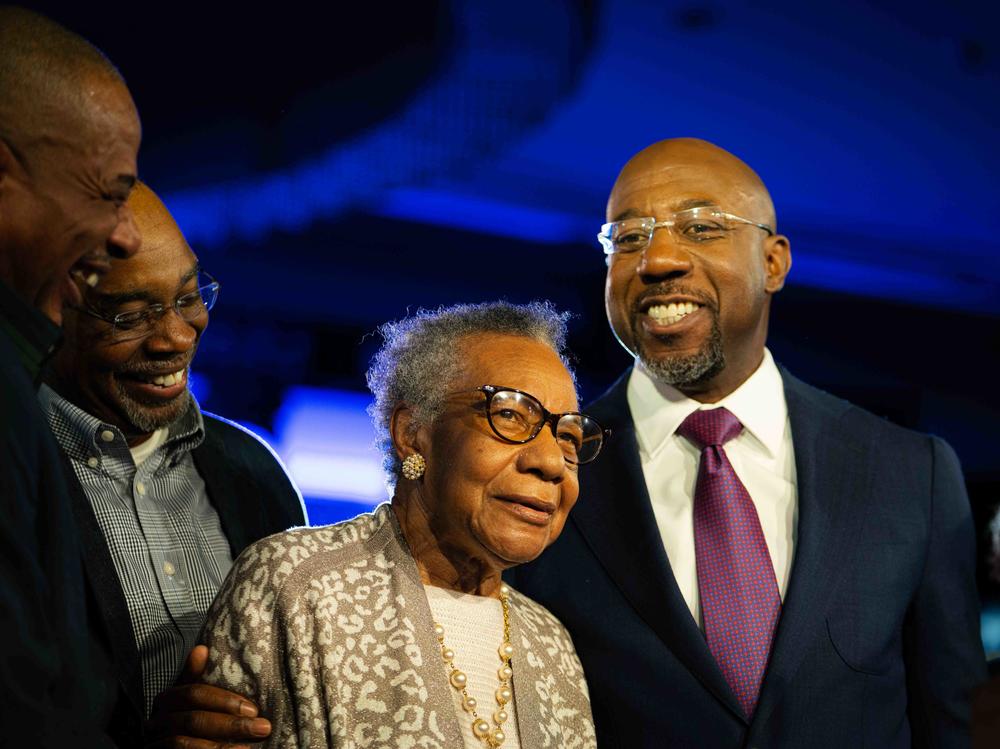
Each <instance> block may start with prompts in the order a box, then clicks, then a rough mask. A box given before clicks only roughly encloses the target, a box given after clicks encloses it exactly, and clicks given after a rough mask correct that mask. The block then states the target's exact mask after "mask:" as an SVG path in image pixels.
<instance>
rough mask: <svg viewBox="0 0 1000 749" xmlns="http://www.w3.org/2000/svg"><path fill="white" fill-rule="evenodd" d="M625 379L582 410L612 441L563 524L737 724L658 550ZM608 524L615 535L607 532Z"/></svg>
mask: <svg viewBox="0 0 1000 749" xmlns="http://www.w3.org/2000/svg"><path fill="white" fill-rule="evenodd" d="M628 377H629V372H626V373H625V375H623V376H622V377H621V378H620V379H619V380H618V382H616V383H615V384H614V385H613V386H612V387H611V389H610V390H609V391H608V392H607V393H606V394H605V395H604V396H602V397H601V398H600V399H599V400H597V401H596V402H594V403H593V404H591V405H590V406H589V407H588V408H587V409H586V410H587V412H588V413H591V414H592V415H593V416H594V418H596V419H597V420H598V421H599V422H600V423H601V424H602V425H603V426H606V427H610V428H611V431H612V434H611V438H610V439H609V440H608V444H607V446H606V447H605V450H606V452H607V454H603V453H602V455H601V456H600V457H599V458H598V459H597V461H596V462H594V463H593V464H591V465H590V466H585V467H584V468H583V469H582V471H584V472H585V473H583V476H582V477H581V478H582V481H581V485H582V491H581V496H580V501H579V502H578V503H577V505H576V507H575V508H574V509H573V512H572V513H571V514H570V522H572V523H573V524H575V525H576V527H577V528H578V529H579V531H580V533H581V535H582V536H583V537H584V539H585V540H586V541H587V544H588V545H589V546H590V548H591V549H592V550H593V552H594V555H595V556H596V557H597V558H598V559H599V560H600V562H601V564H602V566H603V567H604V568H605V570H607V572H608V575H609V576H610V577H611V579H612V580H614V582H615V584H616V585H617V586H618V588H619V589H620V590H621V591H622V593H623V594H624V596H625V598H626V599H627V600H628V601H629V602H630V603H631V604H632V606H633V608H635V610H636V612H638V614H639V616H640V617H641V618H642V619H643V620H644V621H645V622H646V624H647V625H649V627H650V628H652V629H653V631H654V632H656V634H657V635H658V636H659V637H660V639H661V640H662V641H663V642H664V643H665V644H666V645H667V647H668V648H670V650H671V651H672V652H673V653H674V655H675V656H676V657H677V658H678V660H680V661H681V662H682V663H683V664H684V665H685V666H686V667H687V669H688V670H689V671H690V672H691V673H692V674H693V675H694V676H695V677H696V678H697V679H698V680H699V681H700V682H701V683H702V684H703V685H704V686H705V687H706V688H707V689H708V690H709V691H710V692H712V693H713V694H714V695H715V697H716V698H717V699H719V700H720V701H721V702H722V703H723V704H725V705H726V706H727V707H728V708H729V709H730V710H732V711H733V713H735V714H736V715H738V716H740V717H741V718H742V716H743V714H742V711H741V710H740V708H739V705H738V704H737V702H736V699H735V697H734V696H733V693H732V690H730V688H729V685H728V684H727V683H726V681H725V678H724V677H723V676H722V672H721V671H720V670H719V667H718V665H717V663H716V661H715V659H714V658H713V657H712V654H711V652H710V651H709V649H708V645H707V643H706V642H705V637H704V635H703V634H702V632H701V630H700V629H699V627H698V625H697V623H696V622H695V621H694V619H693V618H692V617H691V612H690V610H689V609H688V607H687V603H686V602H685V601H684V597H683V595H682V594H681V592H680V588H678V586H677V582H676V580H675V579H674V574H673V571H672V570H671V568H670V561H669V559H668V558H667V553H666V551H665V550H664V548H663V539H662V538H661V537H660V532H659V529H658V527H657V524H656V518H655V516H654V515H653V508H652V505H651V504H650V501H649V493H648V490H647V489H646V482H645V479H644V478H643V473H642V463H641V461H640V459H639V445H638V442H637V440H636V436H635V427H634V425H633V422H632V415H631V412H630V411H629V407H628V399H627V397H626V388H627V384H628ZM609 525H614V526H617V527H618V530H617V531H615V532H610V533H609V532H608V526H609Z"/></svg>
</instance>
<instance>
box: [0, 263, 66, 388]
mask: <svg viewBox="0 0 1000 749" xmlns="http://www.w3.org/2000/svg"><path fill="white" fill-rule="evenodd" d="M0 332H2V333H4V334H5V335H6V336H7V337H8V338H9V339H10V340H11V343H13V344H14V348H15V350H16V351H17V355H18V359H20V361H21V364H23V365H24V367H25V369H27V370H28V374H29V375H31V379H32V381H34V382H38V381H39V375H40V373H41V371H42V366H43V365H44V364H45V360H46V359H48V358H49V356H51V355H52V353H53V352H54V351H55V350H56V346H57V345H58V344H59V340H60V337H61V335H62V331H61V330H60V329H59V326H58V325H56V324H55V323H53V322H52V321H51V320H49V319H48V318H47V317H46V316H45V315H43V314H42V313H41V312H39V311H38V310H37V309H35V308H34V307H32V306H31V305H29V304H26V303H25V302H24V300H22V299H21V298H20V297H19V296H17V295H16V294H15V293H14V292H13V290H11V288H10V287H9V286H7V285H6V284H5V283H3V282H2V281H0Z"/></svg>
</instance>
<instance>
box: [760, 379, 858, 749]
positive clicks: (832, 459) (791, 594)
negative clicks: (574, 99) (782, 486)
mask: <svg viewBox="0 0 1000 749" xmlns="http://www.w3.org/2000/svg"><path fill="white" fill-rule="evenodd" d="M781 375H782V379H783V380H784V382H785V398H786V401H787V403H788V418H789V421H790V423H791V429H792V441H793V444H794V446H795V467H796V473H797V488H798V504H799V522H798V536H797V539H796V548H795V558H794V562H793V564H792V574H791V578H790V580H789V585H788V590H787V592H786V595H785V602H784V605H783V607H782V613H781V620H780V621H779V623H778V631H777V633H776V635H775V641H774V646H773V648H772V650H771V660H770V663H769V664H768V670H767V675H766V677H765V680H764V684H763V686H762V689H761V695H760V700H759V701H758V704H757V711H756V713H755V715H754V723H753V728H752V731H751V736H750V741H752V740H753V738H754V734H755V733H756V732H757V731H758V730H759V729H760V728H761V727H762V726H763V725H764V724H765V723H766V722H767V719H768V717H769V715H770V714H771V711H772V710H773V709H774V707H775V705H776V704H777V702H778V701H779V700H780V699H781V696H782V695H784V694H786V693H787V692H788V691H789V690H790V689H791V688H792V684H793V679H794V676H795V674H796V671H797V670H798V668H799V665H800V664H801V662H802V657H803V655H804V654H805V651H806V649H807V648H808V647H809V645H810V643H811V642H812V641H813V640H814V639H815V636H816V632H817V631H818V630H820V629H821V628H822V627H823V623H824V621H825V619H826V614H827V608H828V605H829V602H830V600H831V599H832V597H833V596H832V595H831V593H832V592H833V590H834V589H835V588H836V585H837V582H838V579H839V576H840V571H841V569H842V565H841V561H842V560H843V559H844V558H845V557H846V556H847V551H848V549H849V548H850V545H851V544H852V543H853V540H854V539H856V538H857V537H858V532H857V531H858V529H859V528H860V527H861V525H862V524H863V522H864V509H865V506H866V501H867V494H868V487H869V486H870V479H871V470H872V461H871V454H872V451H871V450H870V449H866V444H865V443H866V439H865V436H864V435H857V434H854V433H852V432H850V431H849V430H848V429H847V428H845V427H843V426H841V424H840V421H841V417H842V415H843V413H844V411H845V410H846V409H847V408H849V404H847V403H845V402H844V401H839V400H837V399H835V398H832V397H830V396H827V395H826V394H823V393H820V392H819V391H817V390H815V389H813V388H811V387H809V386H808V385H805V384H804V383H802V382H800V381H799V380H797V379H795V378H794V377H792V376H791V375H789V374H788V373H787V372H786V371H785V370H783V369H782V370H781Z"/></svg>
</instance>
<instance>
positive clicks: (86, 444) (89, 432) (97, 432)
mask: <svg viewBox="0 0 1000 749" xmlns="http://www.w3.org/2000/svg"><path fill="white" fill-rule="evenodd" d="M189 396H190V398H191V408H189V409H188V410H187V411H186V412H185V413H184V415H183V416H182V417H181V418H179V419H178V420H177V421H175V422H173V423H172V424H171V425H170V427H169V431H168V434H167V439H166V441H165V442H164V443H163V445H162V448H165V449H169V450H171V451H174V450H193V449H194V448H196V447H198V445H200V444H201V443H202V441H203V440H204V439H205V422H204V418H203V417H202V415H201V408H200V407H199V405H198V401H197V400H195V397H194V396H193V395H191V394H190V393H189ZM38 400H39V402H40V403H41V406H42V410H43V411H44V412H45V415H46V417H47V418H48V421H49V426H50V427H51V428H52V431H53V433H54V434H55V436H56V439H57V440H58V442H59V444H60V445H61V446H62V448H63V450H65V451H66V453H67V454H68V455H69V456H70V457H71V458H74V459H76V460H87V458H88V457H91V456H96V455H98V454H100V453H102V452H103V451H105V450H106V449H107V445H109V444H110V445H124V444H125V435H124V434H122V432H121V430H120V429H118V427H116V426H114V425H112V424H107V423H105V422H103V421H101V420H100V419H98V418H97V417H96V416H92V415H91V414H89V413H87V412H86V411H84V410H83V409H82V408H80V407H79V406H77V405H76V404H74V403H71V402H70V401H68V400H66V399H65V398H63V397H62V396H61V395H59V393H57V392H56V391H55V390H53V389H52V388H51V387H49V386H48V385H45V384H43V385H42V386H41V388H39V391H38ZM105 431H111V432H112V433H113V434H114V436H115V439H114V440H113V441H112V442H110V443H108V442H105V441H104V440H103V439H102V438H101V435H102V433H104V432H105Z"/></svg>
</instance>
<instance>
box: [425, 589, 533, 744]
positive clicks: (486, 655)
mask: <svg viewBox="0 0 1000 749" xmlns="http://www.w3.org/2000/svg"><path fill="white" fill-rule="evenodd" d="M424 590H425V591H426V592H427V603H428V604H430V607H431V613H432V614H433V615H434V621H435V622H436V623H438V624H440V625H441V626H442V627H444V644H445V645H446V646H447V647H449V648H451V649H452V650H454V651H455V660H454V664H455V668H457V669H458V670H459V671H462V672H463V673H464V674H465V675H466V676H467V677H468V679H469V681H468V684H467V685H466V688H465V689H466V691H467V692H468V693H469V696H470V697H475V698H476V702H477V703H478V706H477V707H476V712H477V713H478V715H479V717H480V718H482V719H483V720H485V721H486V722H487V723H489V724H490V726H492V725H493V713H494V711H495V710H496V709H497V701H496V697H495V696H494V695H495V694H496V691H497V689H498V688H499V687H500V677H499V676H498V675H497V671H498V670H499V668H500V666H501V662H500V655H499V653H498V652H497V650H498V648H499V647H500V645H501V644H502V643H503V607H502V606H501V604H500V601H499V600H498V599H496V598H487V597H486V596H474V595H469V594H468V593H459V592H457V591H454V590H446V589H445V588H435V587H433V586H430V585H425V586H424ZM517 655H518V654H517V652H516V651H515V652H514V658H513V659H512V663H511V668H513V669H514V678H515V679H516V678H517ZM442 670H443V672H444V674H445V679H446V680H447V678H448V675H449V672H448V669H447V667H446V666H444V665H443V661H442ZM513 690H514V685H513V684H511V691H513ZM448 691H450V692H451V696H452V702H453V704H454V705H455V712H456V713H457V714H458V726H459V729H460V733H461V734H462V738H463V739H464V741H465V749H484V747H485V746H486V743H485V742H484V741H482V740H481V739H478V738H476V736H475V735H473V733H472V713H468V712H466V711H465V710H464V709H463V708H462V693H461V692H460V691H459V690H457V689H455V688H454V687H453V686H452V685H451V683H450V682H448ZM516 701H517V695H516V694H515V695H514V700H513V701H512V702H511V703H510V704H508V705H507V707H506V710H507V715H508V716H509V717H508V718H507V721H506V722H505V723H504V724H503V726H502V728H503V732H504V733H505V734H506V735H507V738H506V739H505V740H504V742H503V746H504V749H520V746H521V737H520V735H519V734H518V731H517V711H516V710H515V709H514V703H515V702H516Z"/></svg>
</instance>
